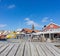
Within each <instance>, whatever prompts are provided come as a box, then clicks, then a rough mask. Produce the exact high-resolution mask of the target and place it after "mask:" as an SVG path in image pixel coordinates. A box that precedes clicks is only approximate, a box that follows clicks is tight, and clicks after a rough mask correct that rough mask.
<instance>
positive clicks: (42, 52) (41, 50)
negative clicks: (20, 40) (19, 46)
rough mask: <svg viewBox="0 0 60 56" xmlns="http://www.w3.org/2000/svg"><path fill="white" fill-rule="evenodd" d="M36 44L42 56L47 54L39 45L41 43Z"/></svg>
mask: <svg viewBox="0 0 60 56" xmlns="http://www.w3.org/2000/svg"><path fill="white" fill-rule="evenodd" d="M35 46H36V48H37V50H38V52H39V55H40V56H46V54H45V53H44V51H43V49H42V48H41V47H40V46H39V43H35Z"/></svg>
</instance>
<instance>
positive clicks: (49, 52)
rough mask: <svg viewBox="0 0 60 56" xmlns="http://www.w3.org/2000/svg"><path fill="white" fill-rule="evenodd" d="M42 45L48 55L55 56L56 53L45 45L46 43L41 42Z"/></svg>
mask: <svg viewBox="0 0 60 56" xmlns="http://www.w3.org/2000/svg"><path fill="white" fill-rule="evenodd" d="M41 47H42V48H43V49H44V51H45V53H46V55H47V56H54V54H53V53H52V52H51V51H50V50H49V49H48V48H47V47H46V46H45V44H41Z"/></svg>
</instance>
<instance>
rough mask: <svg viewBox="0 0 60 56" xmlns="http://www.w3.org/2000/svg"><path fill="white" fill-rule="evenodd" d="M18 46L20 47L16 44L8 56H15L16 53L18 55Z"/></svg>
mask: <svg viewBox="0 0 60 56" xmlns="http://www.w3.org/2000/svg"><path fill="white" fill-rule="evenodd" d="M18 46H19V45H18V44H16V45H15V46H14V47H13V49H12V50H11V51H10V53H9V54H8V55H7V56H14V55H15V53H16V50H17V48H18Z"/></svg>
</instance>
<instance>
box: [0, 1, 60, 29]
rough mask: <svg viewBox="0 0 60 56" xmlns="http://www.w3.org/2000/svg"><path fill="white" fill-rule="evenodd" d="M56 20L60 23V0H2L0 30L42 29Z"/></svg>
mask: <svg viewBox="0 0 60 56" xmlns="http://www.w3.org/2000/svg"><path fill="white" fill-rule="evenodd" d="M51 21H52V22H54V23H56V24H59V25H60V0H0V30H16V29H22V28H31V25H32V24H34V25H35V29H39V30H40V29H41V28H42V27H43V26H44V25H47V24H49V23H50V22H51Z"/></svg>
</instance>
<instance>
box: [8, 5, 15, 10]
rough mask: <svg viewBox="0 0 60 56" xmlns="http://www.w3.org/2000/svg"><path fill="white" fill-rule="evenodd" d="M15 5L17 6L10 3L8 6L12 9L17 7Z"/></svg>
mask: <svg viewBox="0 0 60 56" xmlns="http://www.w3.org/2000/svg"><path fill="white" fill-rule="evenodd" d="M15 7H16V6H15V4H12V5H9V6H8V7H7V8H8V9H12V8H15Z"/></svg>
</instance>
